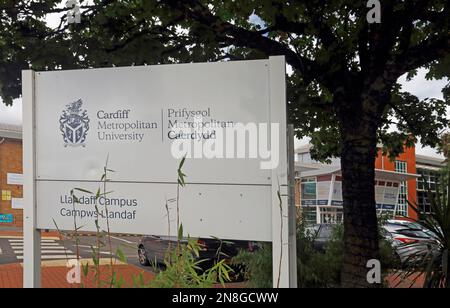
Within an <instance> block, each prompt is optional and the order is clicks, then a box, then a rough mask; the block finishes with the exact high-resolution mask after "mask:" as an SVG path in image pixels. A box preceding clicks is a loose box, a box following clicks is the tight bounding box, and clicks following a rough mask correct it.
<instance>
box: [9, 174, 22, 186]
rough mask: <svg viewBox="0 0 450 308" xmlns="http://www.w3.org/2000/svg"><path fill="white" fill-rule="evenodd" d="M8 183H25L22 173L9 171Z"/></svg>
mask: <svg viewBox="0 0 450 308" xmlns="http://www.w3.org/2000/svg"><path fill="white" fill-rule="evenodd" d="M6 184H8V185H23V175H22V174H20V173H7V174H6Z"/></svg>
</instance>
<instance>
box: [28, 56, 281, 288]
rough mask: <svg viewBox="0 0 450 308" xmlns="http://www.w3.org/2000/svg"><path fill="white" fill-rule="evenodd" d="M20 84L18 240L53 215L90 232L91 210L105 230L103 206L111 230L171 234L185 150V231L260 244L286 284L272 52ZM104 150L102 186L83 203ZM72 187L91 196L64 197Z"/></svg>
mask: <svg viewBox="0 0 450 308" xmlns="http://www.w3.org/2000/svg"><path fill="white" fill-rule="evenodd" d="M23 79H24V82H23V84H24V86H23V87H24V88H23V95H24V151H25V152H24V161H25V163H24V169H25V167H27V168H26V170H24V177H25V187H24V208H25V224H26V226H28V232H25V237H26V239H25V240H27V234H28V240H31V241H33V242H35V240H36V239H37V237H38V236H39V234H37V233H35V231H36V230H40V229H54V228H55V222H56V224H57V225H58V228H59V229H60V230H73V229H74V228H75V226H74V218H76V220H77V224H78V226H83V230H84V231H95V220H96V219H97V218H99V217H100V219H99V221H100V225H101V227H102V228H103V229H106V219H105V215H106V208H107V212H108V219H109V223H110V228H111V231H112V232H118V233H134V234H157V235H164V234H167V233H168V230H169V229H170V230H176V225H175V224H176V220H177V219H175V218H176V217H175V216H176V206H175V205H173V204H172V205H171V206H169V207H168V208H167V207H166V204H167V200H170V199H172V198H174V197H175V196H176V194H177V193H176V192H177V167H178V163H179V162H180V159H181V157H182V156H186V157H187V159H186V162H185V164H184V167H183V172H184V173H185V174H186V175H187V178H186V182H187V185H186V186H185V187H184V188H183V189H182V190H181V192H180V209H181V211H180V212H181V216H180V220H181V221H182V223H183V227H184V230H185V233H186V234H190V235H191V236H193V237H210V236H215V237H219V238H222V239H236V240H256V241H272V243H273V250H274V261H273V262H274V265H275V264H276V266H274V277H276V279H274V281H275V280H276V281H278V280H279V281H280V284H279V285H280V286H288V285H289V279H288V262H287V260H282V262H281V267H280V257H281V256H282V255H284V256H285V259H286V258H287V256H288V253H284V254H283V253H282V250H284V249H285V248H284V247H285V246H286V245H284V244H287V242H288V227H287V226H288V221H287V213H288V210H287V208H288V203H287V187H288V185H287V152H286V151H287V150H286V96H285V62H284V57H271V58H270V59H269V60H256V61H239V62H223V63H200V64H179V65H158V66H142V67H124V68H107V69H89V70H72V71H52V72H30V71H27V72H24V76H23ZM230 149H231V150H230ZM107 157H108V167H109V168H110V169H114V170H115V172H114V173H111V174H110V175H108V178H109V181H108V183H107V190H108V191H112V193H110V194H108V195H106V196H103V197H101V198H95V192H96V191H97V189H98V188H103V183H102V182H101V177H102V173H103V167H104V165H105V161H106V158H107ZM74 188H82V189H83V190H86V191H91V192H94V195H92V194H88V193H77V198H73V195H71V193H70V192H71V191H72V190H73V189H74ZM280 195H281V204H280V199H279V196H280ZM74 200H76V202H74ZM280 205H281V206H280ZM96 207H97V208H99V209H100V210H99V211H97V209H96ZM167 215H169V217H170V218H171V219H169V220H170V221H171V222H170V223H171V224H172V225H171V226H170V228H169V226H168V225H167V221H168V220H167ZM282 225H284V226H285V228H284V229H283V228H281V226H282ZM172 235H174V234H172ZM37 257H38V254H36V253H34V254H33V252H31V251H30V256H29V258H30V259H33V260H35V259H36V258H37ZM25 258H27V250H26V249H25ZM30 268H31V266H30ZM280 268H281V271H280ZM27 272H28V271H27V270H25V275H27V274H26V273H27ZM279 272H281V279H278V276H279V275H278V273H279ZM29 277H32V274H30V276H29ZM29 277H27V276H26V279H25V281H34V280H33V279H32V278H29ZM27 278H29V279H28V280H27Z"/></svg>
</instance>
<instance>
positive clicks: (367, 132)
mask: <svg viewBox="0 0 450 308" xmlns="http://www.w3.org/2000/svg"><path fill="white" fill-rule="evenodd" d="M355 105H356V104H355ZM356 106H357V107H355V106H351V105H350V106H348V108H346V109H341V110H339V112H338V115H339V117H340V130H341V144H342V152H341V168H342V178H343V182H342V196H343V201H344V259H343V267H342V272H341V284H342V286H343V287H377V285H374V284H370V283H369V282H368V281H367V274H368V272H369V270H370V269H371V268H367V262H368V261H369V260H371V259H379V246H378V231H377V230H378V229H377V216H376V205H375V187H374V184H375V157H376V152H377V139H376V132H377V127H378V122H377V120H376V115H375V113H376V111H375V110H373V109H374V107H375V106H374V105H371V104H368V103H367V101H366V102H365V103H364V102H363V103H362V104H361V103H359V104H357V105H356ZM375 108H376V107H375ZM368 109H370V110H368ZM378 286H379V285H378Z"/></svg>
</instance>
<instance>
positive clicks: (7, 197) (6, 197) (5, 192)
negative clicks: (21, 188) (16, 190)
mask: <svg viewBox="0 0 450 308" xmlns="http://www.w3.org/2000/svg"><path fill="white" fill-rule="evenodd" d="M2 200H3V201H11V191H10V190H2Z"/></svg>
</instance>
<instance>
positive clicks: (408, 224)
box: [387, 219, 436, 238]
mask: <svg viewBox="0 0 450 308" xmlns="http://www.w3.org/2000/svg"><path fill="white" fill-rule="evenodd" d="M387 222H388V223H390V224H398V225H402V226H406V227H408V228H411V229H420V230H422V231H423V232H425V233H426V234H428V235H429V236H430V237H433V238H434V237H436V234H434V233H433V232H432V231H430V230H428V229H427V228H425V227H424V226H422V225H421V224H420V223H418V222H415V221H409V220H400V219H391V220H388V221H387Z"/></svg>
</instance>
